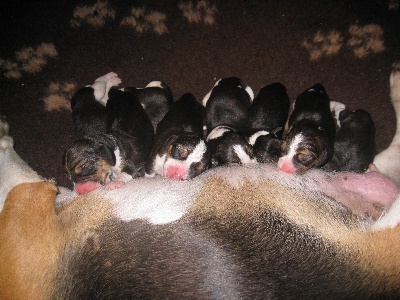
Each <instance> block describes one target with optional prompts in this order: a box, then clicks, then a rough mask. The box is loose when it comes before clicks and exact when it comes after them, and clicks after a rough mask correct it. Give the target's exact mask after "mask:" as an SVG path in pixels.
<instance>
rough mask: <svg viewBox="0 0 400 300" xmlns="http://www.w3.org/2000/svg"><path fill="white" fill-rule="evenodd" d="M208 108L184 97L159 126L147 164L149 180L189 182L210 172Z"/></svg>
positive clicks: (192, 98) (189, 95)
mask: <svg viewBox="0 0 400 300" xmlns="http://www.w3.org/2000/svg"><path fill="white" fill-rule="evenodd" d="M204 114H205V109H204V107H203V106H202V105H201V104H200V103H199V102H197V100H196V98H195V97H194V95H192V94H190V93H187V94H184V95H183V96H182V97H181V98H180V99H179V100H178V101H176V102H174V104H173V105H172V107H171V109H170V110H169V111H168V112H167V114H166V115H165V116H164V118H163V119H162V120H161V121H160V122H159V123H158V125H157V129H156V134H155V139H154V144H153V148H152V151H151V154H150V156H149V159H148V160H147V163H146V167H145V171H146V176H147V177H154V176H156V175H161V176H163V177H166V178H170V179H178V180H187V179H191V178H194V177H195V176H197V175H199V174H201V173H202V172H204V171H205V170H207V169H208V167H209V164H210V151H209V149H208V147H207V144H206V142H205V140H204Z"/></svg>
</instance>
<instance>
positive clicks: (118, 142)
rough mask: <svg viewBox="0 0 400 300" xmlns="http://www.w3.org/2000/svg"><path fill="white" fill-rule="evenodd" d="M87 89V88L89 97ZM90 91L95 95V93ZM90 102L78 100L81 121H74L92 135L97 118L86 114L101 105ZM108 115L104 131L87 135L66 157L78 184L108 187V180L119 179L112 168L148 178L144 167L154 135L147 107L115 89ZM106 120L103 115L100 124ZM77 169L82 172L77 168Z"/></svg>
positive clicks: (71, 174)
mask: <svg viewBox="0 0 400 300" xmlns="http://www.w3.org/2000/svg"><path fill="white" fill-rule="evenodd" d="M87 89H88V88H84V90H85V93H87V91H88V90H87ZM89 89H91V90H92V93H93V89H92V88H89ZM77 95H79V93H77ZM87 99H88V98H87V97H86V96H85V97H83V98H79V97H77V98H76V99H75V103H76V105H75V106H74V107H77V106H78V107H79V118H75V119H74V120H75V127H76V128H82V129H83V132H87V131H88V132H92V131H93V127H92V123H91V122H92V120H93V118H95V117H96V115H95V114H93V116H94V117H93V118H92V117H90V118H86V116H85V114H84V112H87V111H90V108H91V106H92V105H93V104H95V107H97V104H98V103H97V101H96V103H92V101H87ZM93 99H94V97H93ZM99 105H101V104H99ZM104 111H105V113H106V118H105V119H104V120H103V122H104V124H102V125H103V127H104V131H103V129H102V130H95V131H94V133H93V134H86V135H84V136H83V137H82V138H81V139H79V140H77V141H75V142H74V143H73V144H72V145H71V146H70V147H69V148H68V149H67V150H66V152H65V154H64V157H63V165H64V169H65V170H66V172H67V175H68V177H69V178H70V179H71V180H72V181H73V182H74V183H77V182H84V181H89V180H92V181H100V182H102V183H104V182H105V181H106V180H110V179H111V180H112V179H114V178H113V176H117V175H118V174H114V173H115V172H113V171H111V168H112V167H119V168H120V169H121V171H122V172H125V173H127V174H129V175H132V177H138V176H142V175H144V164H145V161H146V159H147V157H148V155H149V153H150V150H151V146H152V142H153V135H154V134H153V127H152V125H151V122H150V120H149V118H148V117H147V115H146V113H145V112H144V109H143V107H142V106H141V104H140V103H139V101H138V100H137V99H136V97H135V96H134V95H133V94H131V93H130V92H123V91H120V90H116V89H111V90H110V92H109V99H108V102H107V106H106V108H105V109H104ZM73 114H74V111H73ZM90 116H92V115H90ZM100 117H101V118H100ZM102 119H103V114H102V115H101V116H99V118H98V119H96V120H102ZM99 123H100V122H99ZM86 128H88V129H89V130H86ZM96 128H97V129H98V127H96ZM117 149H118V150H119V154H120V156H121V158H122V162H121V165H119V166H116V158H115V154H114V152H115V151H116V150H117ZM77 166H79V168H76V167H77ZM114 171H115V170H114Z"/></svg>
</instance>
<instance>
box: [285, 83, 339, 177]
mask: <svg viewBox="0 0 400 300" xmlns="http://www.w3.org/2000/svg"><path fill="white" fill-rule="evenodd" d="M335 133H336V125H335V121H334V119H333V116H332V114H331V109H330V100H329V96H328V94H327V93H326V91H325V88H324V87H323V86H322V85H321V84H316V85H314V86H312V87H311V88H309V89H307V90H305V91H304V92H303V93H301V94H300V95H299V96H297V98H296V101H295V103H294V109H293V111H292V113H291V115H290V117H289V120H288V131H287V133H285V137H284V142H283V144H282V154H283V156H282V157H281V158H280V159H279V161H278V167H279V168H280V169H281V170H282V171H284V172H287V173H296V174H304V173H305V172H307V171H308V170H309V169H310V168H313V167H314V168H318V167H322V166H323V165H324V164H326V163H327V162H328V161H329V160H330V159H331V158H332V155H333V147H334V146H333V143H334V138H335Z"/></svg>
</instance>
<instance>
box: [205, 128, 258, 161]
mask: <svg viewBox="0 0 400 300" xmlns="http://www.w3.org/2000/svg"><path fill="white" fill-rule="evenodd" d="M207 141H208V144H209V145H210V148H211V165H212V166H213V167H217V166H222V165H228V164H248V163H255V162H256V161H255V159H254V155H253V148H252V146H251V145H250V144H249V143H248V141H247V139H246V138H245V137H244V136H243V135H242V134H240V133H238V132H236V131H234V130H233V129H231V128H229V127H226V126H219V127H216V128H215V129H214V130H213V131H211V132H210V134H209V135H208V137H207Z"/></svg>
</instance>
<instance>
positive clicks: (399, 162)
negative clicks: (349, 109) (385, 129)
mask: <svg viewBox="0 0 400 300" xmlns="http://www.w3.org/2000/svg"><path fill="white" fill-rule="evenodd" d="M390 99H391V102H392V104H393V108H394V111H395V113H396V122H397V125H396V126H397V127H396V133H395V135H394V137H393V140H392V142H391V144H390V145H389V147H388V148H387V149H385V150H383V151H382V152H381V153H379V154H378V155H376V156H375V159H374V162H373V163H374V165H375V167H376V168H377V169H378V171H379V172H381V173H382V174H385V175H386V176H388V177H390V178H391V179H392V180H393V181H394V182H396V183H397V184H398V185H400V61H399V62H396V63H394V64H393V67H392V73H391V75H390Z"/></svg>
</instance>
